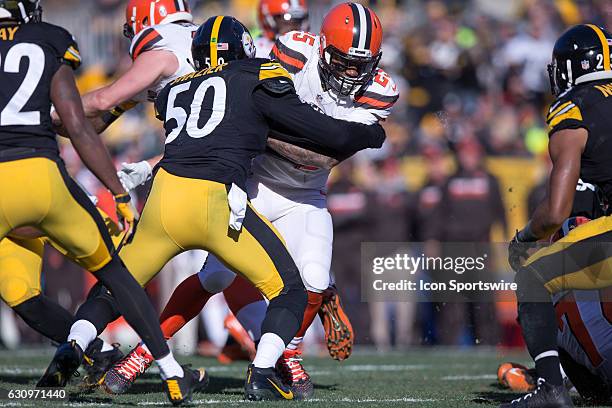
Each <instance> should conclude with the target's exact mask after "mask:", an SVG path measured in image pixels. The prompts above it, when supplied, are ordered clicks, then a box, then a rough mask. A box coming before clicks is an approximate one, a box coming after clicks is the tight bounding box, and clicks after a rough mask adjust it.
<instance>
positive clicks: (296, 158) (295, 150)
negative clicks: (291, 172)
mask: <svg viewBox="0 0 612 408" xmlns="http://www.w3.org/2000/svg"><path fill="white" fill-rule="evenodd" d="M268 147H270V148H271V149H272V150H274V151H275V152H277V153H278V154H280V155H281V156H283V157H286V158H287V159H289V160H291V161H293V162H295V163H297V164H301V165H303V166H316V167H321V168H323V169H327V170H331V169H332V168H333V167H335V166H336V165H338V163H339V161H338V160H336V159H334V158H331V157H328V156H325V155H322V154H320V153H315V152H312V151H310V150H306V149H304V148H301V147H298V146H294V145H292V144H290V143H287V142H282V141H280V140H278V139H273V138H268Z"/></svg>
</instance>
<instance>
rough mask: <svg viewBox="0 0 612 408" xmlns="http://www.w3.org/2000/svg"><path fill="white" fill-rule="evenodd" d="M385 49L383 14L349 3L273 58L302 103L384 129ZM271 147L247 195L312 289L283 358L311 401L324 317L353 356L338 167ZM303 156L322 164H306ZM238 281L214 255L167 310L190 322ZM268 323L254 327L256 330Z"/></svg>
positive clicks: (390, 99)
mask: <svg viewBox="0 0 612 408" xmlns="http://www.w3.org/2000/svg"><path fill="white" fill-rule="evenodd" d="M381 43H382V26H381V24H380V20H379V19H378V17H377V16H376V14H375V13H374V12H373V11H372V10H371V9H369V8H366V7H363V6H362V5H360V4H357V3H345V4H342V5H339V6H337V7H335V8H334V9H332V10H331V11H330V12H329V13H328V14H327V16H326V17H325V19H324V21H323V26H322V29H321V35H320V36H316V35H314V34H311V33H307V32H300V31H294V32H290V33H287V34H286V35H283V36H281V37H280V38H279V39H278V40H277V42H276V44H275V46H274V48H273V54H272V55H271V56H272V57H273V58H274V59H276V60H278V61H280V64H281V65H283V66H284V67H285V68H286V69H287V70H288V71H289V72H290V73H291V74H292V75H291V76H292V78H293V81H294V83H295V86H296V91H297V93H298V95H299V96H300V98H301V99H302V100H304V101H306V102H308V103H310V104H311V105H313V106H316V107H317V108H318V109H320V110H321V111H323V112H324V113H326V114H328V115H330V116H332V117H336V118H343V119H347V120H352V121H355V122H360V123H377V122H378V121H379V120H380V119H384V118H386V117H388V116H389V114H390V110H391V108H392V106H393V104H394V103H395V101H396V100H397V99H398V97H399V95H398V91H397V87H396V86H395V84H394V82H393V80H392V79H391V77H390V76H389V75H387V74H386V73H385V72H384V71H383V70H382V69H380V68H378V61H379V60H380V56H381V51H380V48H381ZM268 145H269V149H268V151H267V152H266V153H265V154H264V155H261V156H259V157H257V158H256V159H255V161H254V164H253V175H252V176H251V178H250V179H249V181H248V183H247V190H248V194H249V197H250V198H251V200H252V204H253V206H254V207H255V209H256V210H257V211H259V212H260V213H262V214H263V215H265V216H266V217H267V218H268V219H269V220H270V221H272V224H273V225H274V226H275V227H276V228H277V229H278V230H279V231H280V233H281V235H282V236H283V238H284V239H285V241H286V242H287V245H288V248H289V252H290V253H291V255H292V257H293V259H294V260H295V262H296V264H297V266H298V268H299V270H300V274H301V276H302V280H303V282H304V285H305V286H306V288H307V289H308V307H307V309H306V314H305V317H304V322H303V324H302V326H301V327H300V330H299V331H298V333H297V334H296V336H295V337H294V339H292V341H291V344H290V345H289V346H288V348H287V350H286V351H285V352H284V353H283V358H282V359H280V360H279V368H280V369H281V370H282V372H283V373H284V376H285V380H286V382H287V383H288V384H290V385H291V387H292V391H293V393H294V395H295V396H296V397H297V398H300V399H304V398H308V397H310V396H311V395H312V393H313V384H312V381H311V380H310V376H309V375H308V374H307V373H306V372H305V370H304V368H303V367H302V365H301V353H300V351H299V348H298V346H299V344H300V343H301V341H302V338H303V336H304V333H305V332H306V330H307V329H308V327H309V326H310V324H311V323H312V321H313V319H314V318H315V317H316V316H317V313H321V314H322V315H323V321H324V326H325V329H326V337H327V344H328V348H329V349H330V352H331V354H332V357H334V358H336V359H339V360H342V359H344V358H346V357H348V355H350V352H351V345H352V341H353V333H352V329H351V327H350V322H349V320H348V318H347V316H346V314H345V313H344V312H343V310H342V307H341V305H340V301H339V298H338V295H337V294H336V293H335V291H333V290H332V291H329V290H328V288H329V287H330V264H331V243H332V235H333V230H332V223H331V216H330V214H329V212H328V211H327V208H326V200H325V191H326V187H325V186H326V182H327V178H328V176H329V169H330V168H331V167H333V166H334V165H335V164H336V163H337V161H335V160H333V159H330V158H329V157H325V156H322V155H317V154H315V153H313V152H308V151H305V150H303V149H299V148H296V147H295V146H289V145H286V144H283V143H281V142H278V141H276V140H270V141H269V142H268ZM304 158H307V159H308V161H309V162H311V163H316V164H317V166H312V165H308V166H304V165H301V164H299V163H300V160H304ZM141 178H145V177H141ZM232 276H233V273H232V272H230V271H229V270H228V269H227V268H226V267H225V265H223V263H221V262H219V261H218V260H217V259H216V258H215V257H212V256H209V258H208V259H207V261H206V263H205V265H204V267H203V269H202V271H201V272H200V273H199V279H198V280H195V281H194V280H193V279H192V278H188V280H191V281H194V282H193V284H190V285H187V284H186V283H187V281H188V280H185V281H184V283H183V284H181V286H180V287H181V291H180V293H179V292H178V291H177V292H175V294H173V296H172V297H171V298H170V300H169V302H168V306H167V308H171V309H173V310H174V312H175V314H176V315H180V316H182V317H184V320H185V321H188V320H190V319H191V318H193V317H195V316H196V315H197V313H198V312H199V310H194V309H193V308H191V305H190V304H189V303H187V302H185V301H184V299H185V298H187V299H193V298H194V297H195V296H194V295H188V294H187V293H188V292H189V291H191V292H192V293H194V294H197V293H201V292H202V287H203V288H204V289H205V290H207V291H212V290H214V289H213V288H223V287H226V286H227V285H228V284H229V283H230V282H231V280H232ZM200 284H201V285H200ZM218 290H219V289H217V291H218ZM330 292H331V293H330ZM328 293H329V295H327V294H328ZM326 295H327V296H326ZM322 305H323V306H322ZM189 313H191V316H189ZM261 318H262V317H260V318H259V319H255V320H253V321H252V323H251V324H252V325H253V326H257V325H258V324H260V322H261ZM245 328H246V329H247V330H250V327H245ZM178 329H180V327H179V326H177V327H176V331H178Z"/></svg>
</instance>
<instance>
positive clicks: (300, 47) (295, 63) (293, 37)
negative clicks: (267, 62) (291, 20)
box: [270, 31, 319, 74]
mask: <svg viewBox="0 0 612 408" xmlns="http://www.w3.org/2000/svg"><path fill="white" fill-rule="evenodd" d="M318 41H319V38H318V36H316V35H314V34H311V33H307V32H305V31H290V32H288V33H286V34H284V35H282V36H280V37H278V39H277V40H276V42H275V43H274V47H272V52H271V53H270V58H271V59H274V60H276V61H278V62H280V63H281V64H282V66H283V67H284V68H285V69H286V70H287V71H289V72H290V73H292V74H296V73H297V72H299V71H301V70H302V69H303V68H304V66H305V65H306V63H307V62H308V59H309V58H310V56H311V55H312V52H313V50H314V49H316V44H318Z"/></svg>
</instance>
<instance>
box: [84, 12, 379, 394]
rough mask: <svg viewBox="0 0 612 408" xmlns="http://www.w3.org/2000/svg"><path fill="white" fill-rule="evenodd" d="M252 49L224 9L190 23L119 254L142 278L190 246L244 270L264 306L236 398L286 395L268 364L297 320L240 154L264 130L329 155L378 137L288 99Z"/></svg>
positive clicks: (280, 248)
mask: <svg viewBox="0 0 612 408" xmlns="http://www.w3.org/2000/svg"><path fill="white" fill-rule="evenodd" d="M254 55H255V47H254V45H253V40H252V38H251V36H250V34H249V32H248V30H247V29H246V28H245V27H244V26H243V25H242V24H241V23H240V22H238V21H237V20H235V19H234V18H232V17H224V16H217V17H213V18H211V19H209V20H208V21H207V22H206V23H205V24H203V25H202V26H201V27H200V28H199V29H198V31H197V32H196V35H195V37H194V40H193V43H192V56H193V60H194V61H193V62H194V65H195V66H196V68H197V69H199V71H197V72H192V73H189V74H187V75H184V76H182V77H179V78H177V79H175V80H174V81H172V82H170V83H169V84H168V85H166V87H165V88H164V89H163V90H162V91H161V92H160V93H159V94H158V96H157V98H156V101H155V106H156V111H157V112H158V117H159V118H160V119H162V120H164V127H165V129H166V148H165V152H164V157H163V159H162V160H161V162H160V163H159V164H158V166H157V167H156V171H155V176H154V178H153V186H152V188H151V192H150V194H149V197H148V199H147V202H146V204H145V207H144V210H143V214H142V218H141V220H140V222H139V224H138V231H137V232H136V234H135V236H134V239H133V241H132V242H131V243H130V244H128V245H125V246H124V247H123V249H122V251H121V259H122V260H123V262H125V264H126V265H127V266H128V268H130V270H131V271H132V273H133V274H134V276H135V277H136V279H137V280H138V281H139V282H140V283H141V284H142V285H144V284H146V283H147V282H149V281H150V280H151V279H152V278H153V277H154V276H155V275H156V274H157V273H158V272H159V270H160V269H161V268H162V267H163V265H164V264H165V263H166V262H167V261H168V260H170V259H171V258H173V257H174V256H175V255H177V254H179V253H181V252H183V251H186V250H190V249H205V250H207V251H209V252H211V253H213V254H215V255H216V256H217V257H218V258H219V259H220V260H221V261H222V262H223V263H224V264H226V265H227V266H228V267H230V268H232V269H233V270H236V271H238V272H239V273H240V274H241V275H242V276H244V277H245V278H247V279H248V280H249V281H250V282H251V283H252V284H253V285H255V286H256V287H257V288H258V289H259V290H260V291H261V292H262V293H263V294H264V295H265V296H266V297H267V298H268V299H269V300H270V304H269V306H268V310H267V313H266V318H265V319H264V321H263V324H262V333H263V334H262V337H261V340H260V342H259V347H258V350H257V355H256V357H255V360H254V361H253V364H252V365H251V366H250V367H249V371H248V374H247V381H246V384H245V397H246V398H247V399H251V400H260V399H293V393H292V392H291V390H290V389H289V388H287V387H286V386H285V385H284V384H283V383H282V381H281V380H279V379H278V378H277V376H276V372H275V370H274V366H275V364H276V361H277V360H278V358H279V357H280V355H281V354H282V352H283V350H284V348H285V346H286V345H287V344H288V343H289V342H290V341H291V339H292V337H293V336H294V334H295V333H296V332H297V330H298V328H299V327H300V325H301V323H302V319H303V314H304V309H305V307H306V302H307V296H306V291H305V288H304V285H303V283H302V281H301V279H300V275H299V271H298V269H297V267H296V266H295V263H294V262H293V260H292V258H291V256H290V255H289V253H288V251H287V249H286V247H285V245H284V243H283V241H282V239H281V238H280V236H279V235H278V232H277V231H276V230H275V229H274V228H273V227H272V226H271V224H270V223H269V222H268V221H267V220H266V219H265V218H263V217H262V216H260V215H259V214H258V213H256V212H255V211H254V210H253V208H252V206H251V205H250V204H249V203H248V200H247V195H246V193H245V191H244V190H245V184H246V177H247V174H248V172H249V170H250V166H251V161H252V159H253V158H254V157H255V156H256V155H258V154H259V153H261V152H263V150H264V148H265V145H266V139H267V136H268V132H269V131H272V132H273V134H274V137H278V138H279V140H283V141H287V142H290V143H294V144H296V145H298V146H301V147H304V148H308V149H313V150H315V151H318V152H319V153H321V154H327V155H329V156H330V157H333V158H335V159H336V160H342V159H343V158H345V157H348V156H350V155H352V154H353V153H354V152H356V151H358V150H361V149H364V148H367V147H379V146H380V145H381V144H382V142H383V140H384V137H385V136H384V130H383V129H382V127H381V126H380V125H378V124H374V125H363V124H359V123H355V122H348V121H340V120H336V119H332V118H330V117H328V116H325V115H323V114H321V113H318V112H317V111H315V110H314V109H312V108H311V107H310V106H309V105H307V104H304V103H302V102H301V101H300V100H299V98H298V96H297V95H296V93H295V89H294V87H293V82H292V80H291V77H290V75H289V74H288V73H287V71H286V70H285V69H284V68H282V66H281V65H279V64H278V63H272V62H270V60H269V59H255V58H253V57H254ZM330 133H332V134H334V135H335V137H334V138H329V137H328V135H329V134H330ZM143 253H147V254H151V255H153V256H148V257H146V258H143V256H142V254H143ZM87 302H89V300H88V301H87ZM87 302H86V304H87ZM97 306H102V304H98V305H97ZM110 314H112V311H108V310H107V311H104V310H100V312H99V313H97V317H95V318H94V321H93V322H92V324H93V325H94V326H95V327H99V328H103V327H105V325H106V324H108V323H109V322H110V321H112V320H113V318H114V317H113V316H110ZM109 377H112V375H111V372H109V373H108V374H107V376H106V379H105V384H107V385H110V384H117V383H119V382H120V381H121V378H114V379H113V378H109Z"/></svg>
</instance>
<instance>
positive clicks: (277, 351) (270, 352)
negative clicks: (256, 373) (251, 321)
mask: <svg viewBox="0 0 612 408" xmlns="http://www.w3.org/2000/svg"><path fill="white" fill-rule="evenodd" d="M284 350H285V342H284V341H283V339H281V338H280V337H279V336H278V335H276V334H274V333H265V334H264V335H263V336H261V340H259V346H258V347H257V355H256V356H255V360H253V365H254V366H255V367H257V368H271V367H274V366H275V365H276V361H277V360H278V359H279V358H280V356H281V355H282V354H283V351H284Z"/></svg>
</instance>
